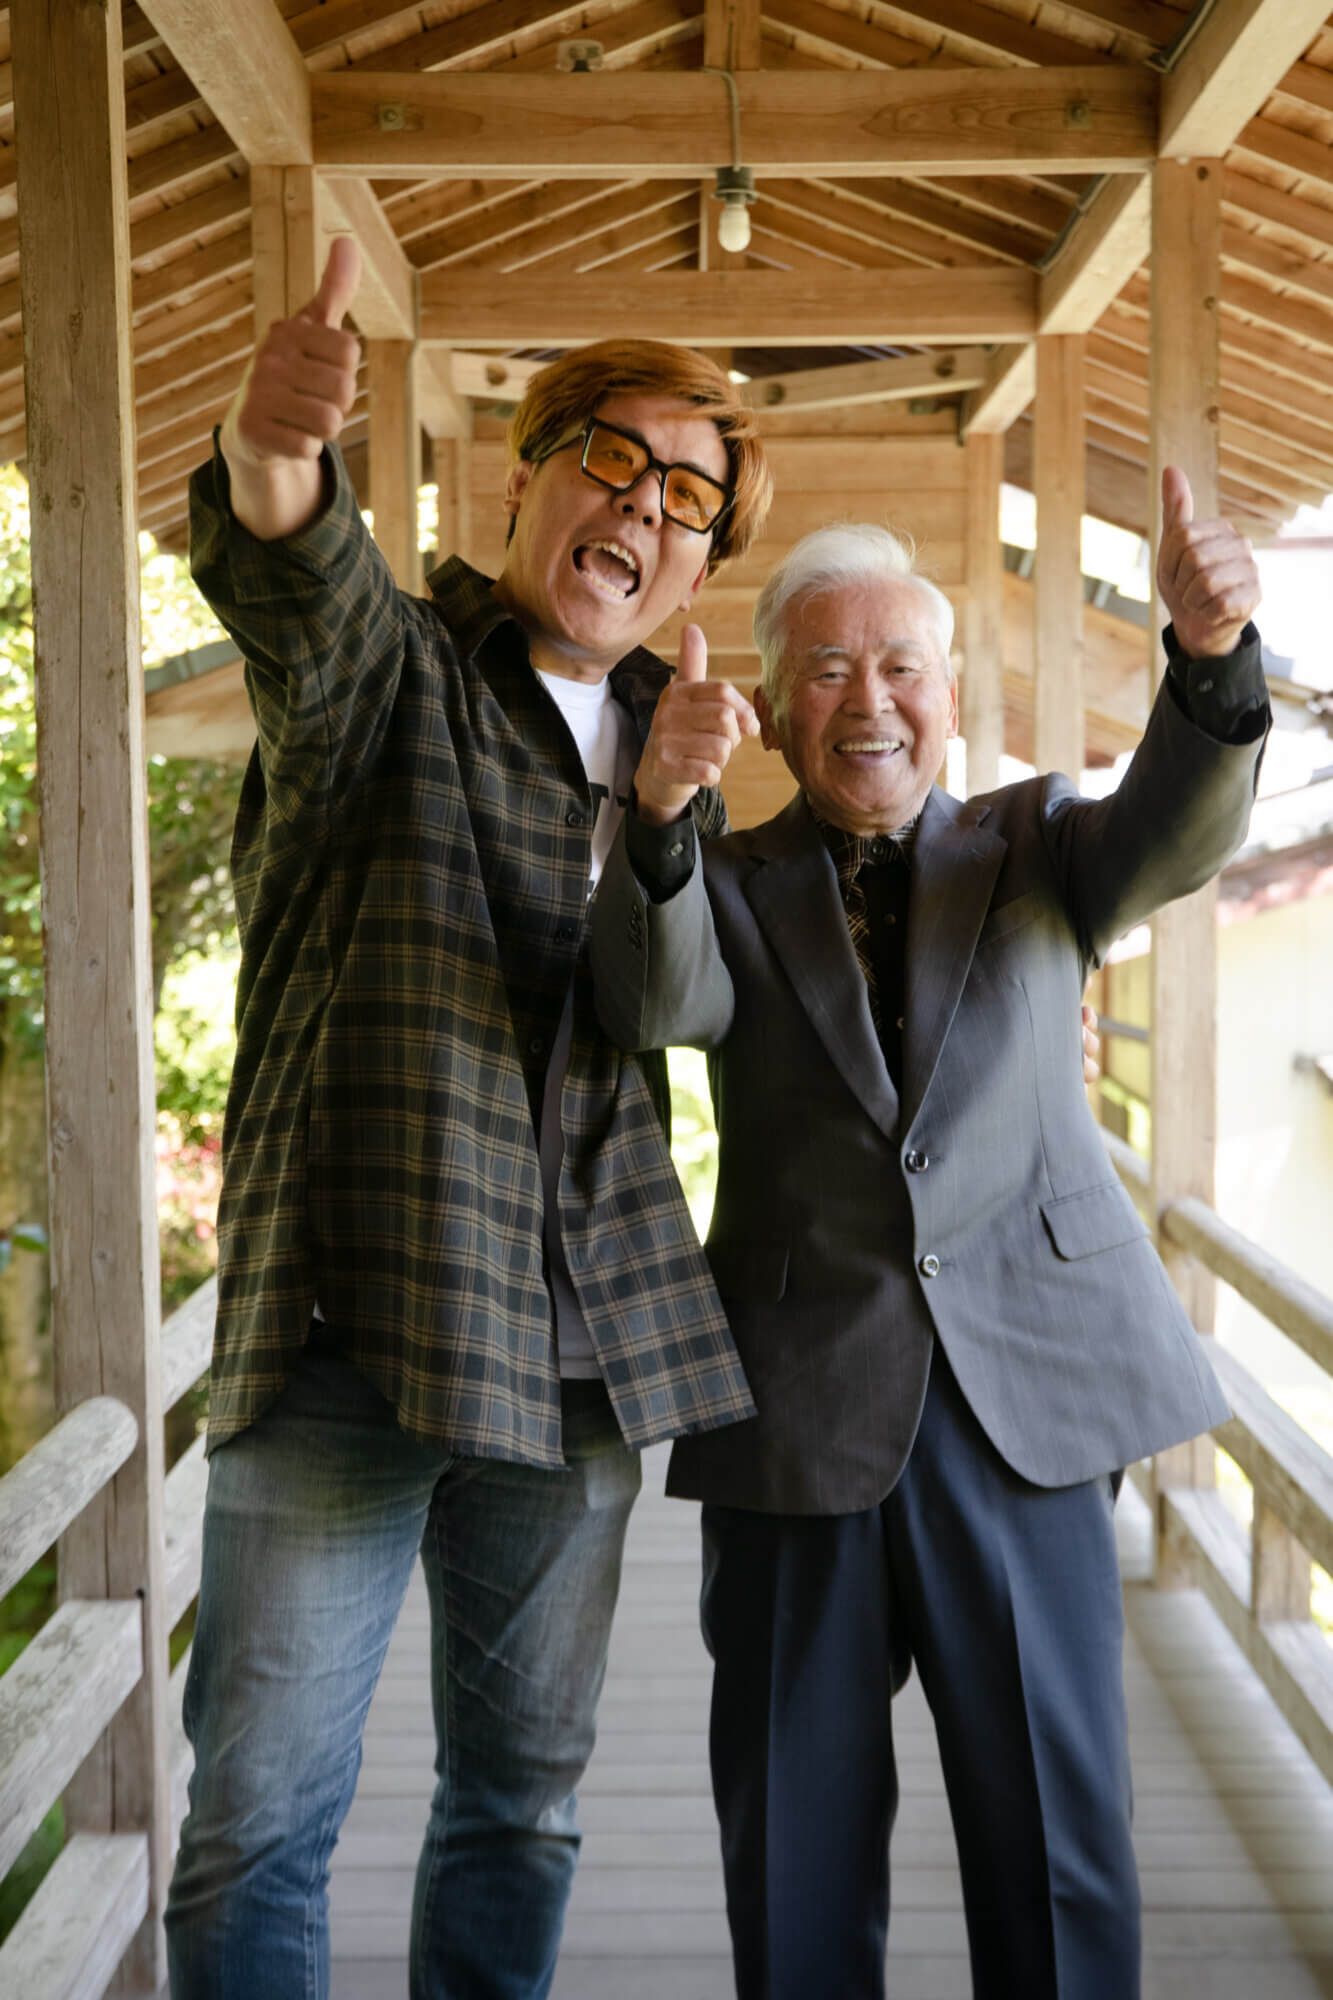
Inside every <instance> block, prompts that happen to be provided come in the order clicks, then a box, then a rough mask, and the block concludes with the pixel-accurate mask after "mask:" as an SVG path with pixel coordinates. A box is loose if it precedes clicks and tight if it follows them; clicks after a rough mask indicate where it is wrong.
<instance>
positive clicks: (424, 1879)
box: [166, 1347, 640, 2000]
mask: <svg viewBox="0 0 1333 2000" xmlns="http://www.w3.org/2000/svg"><path fill="white" fill-rule="evenodd" d="M563 1405H564V1438H565V1455H566V1460H567V1469H565V1470H563V1471H555V1472H547V1471H542V1470H539V1469H534V1468H532V1467H528V1466H520V1465H512V1464H508V1463H505V1462H502V1461H500V1460H488V1459H464V1458H459V1457H456V1456H454V1455H452V1454H450V1453H449V1452H448V1451H445V1450H442V1449H433V1448H428V1447H426V1446H423V1445H420V1444H418V1443H415V1442H413V1441H412V1440H411V1439H410V1438H408V1437H406V1436H405V1435H404V1433H403V1432H402V1431H401V1430H400V1429H399V1428H398V1426H397V1423H396V1421H395V1419H394V1415H393V1412H392V1410H391V1409H390V1407H389V1405H388V1404H387V1403H385V1402H384V1401H383V1399H382V1398H381V1397H380V1396H379V1395H378V1394H377V1393H376V1392H375V1390H374V1389H373V1388H372V1387H371V1386H370V1384H369V1383H368V1382H367V1381H366V1380H365V1379H364V1377H363V1376H361V1375H360V1374H359V1373H358V1372H357V1370H356V1369H354V1368H353V1367H351V1366H350V1364H348V1363H347V1362H345V1361H343V1360H342V1359H340V1358H339V1357H337V1356H336V1355H335V1354H333V1353H331V1352H329V1351H327V1350H325V1349H321V1348H319V1347H312V1348H309V1349H307V1350H306V1353H305V1355H304V1356H303V1357H302V1362H301V1365H300V1367H299V1368H298V1370H297V1371H296V1373H295V1374H294V1375H293V1377H292V1379H291V1380H290V1381H289V1383H288V1384H287V1387H286V1388H285V1389H284V1391H283V1393H282V1394H281V1396H280V1397H279V1398H278V1399H277V1401H276V1402H275V1403H274V1404H273V1405H271V1407H270V1408H269V1409H268V1410H267V1411H265V1413H264V1414H263V1416H261V1417H260V1418H259V1419H258V1421H257V1422H255V1423H254V1424H252V1425H251V1426H250V1428H249V1429H248V1430H245V1431H243V1432H241V1433H240V1435H239V1436H237V1437H235V1438H232V1439H230V1440H229V1441H228V1442H227V1443H226V1444H225V1445H222V1446H220V1447H219V1448H218V1449H217V1450H216V1451H215V1452H214V1453H213V1456H212V1460H211V1462H210V1469H209V1483H208V1500H207V1505H206V1508H205V1515H204V1556H203V1578H202V1583H201V1587H200V1594H199V1618H198V1624H197V1627H196V1631H195V1640H194V1650H193V1653H192V1655H191V1660H190V1670H189V1676H188V1680H187V1684H186V1691H185V1728H186V1733H187V1734H188V1736H189V1738H190V1741H191V1742H192V1744H193V1745H194V1751H195V1773H194V1777H193V1778H192V1780H191V1783H190V1808H189V1812H188V1814H187V1816H186V1819H185V1824H184V1826H183V1828H182V1830H181V1845H180V1853H179V1855H178V1857H177V1862H176V1871H175V1875H174V1878H173V1880H172V1884H171V1893H170V1896H169V1899H168V1904H167V1914H166V1924H167V1948H168V1963H169V1966H170V1972H171V1992H172V1994H173V1996H174V2000H232V1996H237V2000H239V1996H244V2000H324V1996H325V1995H327V1993H328V1990H329V1938H328V1899H327V1884H328V1863H329V1857H330V1855H331V1854H332V1852H333V1847H334V1843H335V1842H336V1840H337V1837H338V1830H339V1828H340V1826H341V1825H342V1822H343V1818H344V1816H345V1815H346V1812H347V1809H348V1807H349V1806H350V1804H351V1802H352V1794H353V1792H354V1790H355V1788H356V1779H357V1772H358V1770H359V1768H360V1763H361V1735H362V1729H363V1727H364V1724H365V1720H366V1712H367V1710H368V1708H369V1706H370V1699H371V1696H372V1694H373V1693H374V1690H375V1683H376V1681H377V1679H378V1677H379V1672H380V1668H381V1665H382V1664H383V1660H384V1655H385V1651H386V1649H387V1646H388V1643H389V1637H390V1633H391V1632H392V1629H393V1625H394V1621H395V1619H396V1617H397V1615H398V1610H399V1607H400V1605H401V1604H402V1600H403V1595H404V1592H405V1591H406V1588H407V1583H408V1578H409V1576H410V1574H411V1570H412V1564H413V1562H414V1561H415V1559H416V1555H417V1551H418V1549H420V1551H421V1557H422V1563H423V1566H424V1569H425V1573H426V1580H427V1585H428V1589H429V1594H430V1606H431V1634H432V1637H431V1693H432V1700H433V1704H434V1712H435V1738H436V1741H435V1771H436V1778H437V1783H436V1789H435V1795H434V1800H433V1804H432V1807H431V1812H430V1817H429V1821H428V1824H427V1828H426V1836H425V1843H424V1846H423V1849H422V1854H421V1861H420V1864H419V1867H418V1871H417V1881H416V1894H415V1898H414V1904H413V1911H412V1935H411V1981H410V1991H411V1994H412V2000H538V1997H539V1996H542V1995H544V1994H546V1993H547V1991H548V1990H549V1988H550V1984H551V1979H552V1976H553V1974H554V1970H555V1960H556V1953H557V1951H558V1950H559V1945H560V1933H561V1927H562V1924H563V1921H564V1913H565V1905H566V1902H567V1900H568V1897H569V1890H570V1885H571V1882H572V1879H573V1874H574V1864H575V1861H576V1860H577V1857H578V1845H579V1835H578V1832H577V1829H576V1826H575V1812H574V1787H575V1786H576V1784H577V1783H578V1781H579V1779H580V1777H581V1776H582V1774H583V1771H584V1768H585V1766H586V1764H587V1761H588V1758H589V1756H590V1755H591V1752H592V1747H593V1738H594V1731H595V1718H596V1706H597V1699H598V1696H599V1694H600V1692H601V1686H602V1678H603V1674H604V1671H605V1666H606V1651H607V1642H608V1638H609V1633H610V1625H611V1614H612V1611H613V1609H614V1607H615V1600H616V1592H617V1590H618V1588H619V1582H620V1558H621V1550H622V1546H623V1542H624V1534H625V1528H626V1524H627V1522H628V1519H629V1512H630V1508H631V1506H632V1504H633V1501H634V1497H635V1495H636V1493H637V1492H638V1488H639V1479H640V1466H639V1460H638V1457H637V1455H636V1454H635V1453H634V1452H632V1451H630V1450H628V1449H627V1448H626V1447H625V1445H624V1443H623V1441H622V1440H621V1437H620V1433H619V1430H618V1429H617V1426H616V1423H615V1418H614V1416H613V1414H612V1412H611V1407H610V1403H609V1401H608V1399H607V1396H606V1392H605V1390H604V1388H603V1387H602V1385H601V1383H600V1382H577V1381H576V1382H567V1383H566V1384H565V1385H564V1393H563ZM424 1748H425V1746H423V1753H424Z"/></svg>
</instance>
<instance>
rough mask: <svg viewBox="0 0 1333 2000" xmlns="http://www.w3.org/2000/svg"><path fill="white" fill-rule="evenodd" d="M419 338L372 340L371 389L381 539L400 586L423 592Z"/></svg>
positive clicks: (373, 499) (374, 500) (373, 500)
mask: <svg viewBox="0 0 1333 2000" xmlns="http://www.w3.org/2000/svg"><path fill="white" fill-rule="evenodd" d="M414 351H415V350H414V344H413V342H412V341H410V340H368V341H367V342H366V375H367V381H368V383H369V390H370V509H371V512H372V514H373V515H374V517H375V540H376V541H377V542H378V543H379V545H380V548H381V550H382V551H383V554H384V558H385V560H386V562H387V563H388V565H389V568H390V569H391V570H392V571H393V573H394V577H395V579H396V580H397V582H398V584H399V586H400V588H402V589H403V590H410V591H416V592H419V591H420V589H421V557H420V555H419V554H418V553H417V492H418V489H419V487H420V485H421V431H420V429H419V427H418V424H417V404H416V394H415V390H414V387H413V353H414Z"/></svg>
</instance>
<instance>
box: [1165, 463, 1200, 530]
mask: <svg viewBox="0 0 1333 2000" xmlns="http://www.w3.org/2000/svg"><path fill="white" fill-rule="evenodd" d="M1193 519H1194V495H1193V493H1192V492H1191V491H1190V483H1189V480H1188V479H1187V478H1186V477H1185V475H1184V473H1183V472H1182V471H1181V469H1180V467H1179V466H1178V465H1164V466H1163V467H1162V532H1163V533H1164V534H1165V533H1166V532H1167V531H1168V530H1169V529H1172V528H1188V527H1189V525H1190V522H1191V521H1192V520H1193Z"/></svg>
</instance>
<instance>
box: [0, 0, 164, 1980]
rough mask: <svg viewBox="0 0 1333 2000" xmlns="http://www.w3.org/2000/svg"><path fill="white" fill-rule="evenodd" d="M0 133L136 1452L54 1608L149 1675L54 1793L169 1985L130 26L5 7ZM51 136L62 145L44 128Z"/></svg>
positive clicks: (52, 974)
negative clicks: (5, 115) (111, 1622)
mask: <svg viewBox="0 0 1333 2000" xmlns="http://www.w3.org/2000/svg"><path fill="white" fill-rule="evenodd" d="M10 29H11V33H12V36H13V64H14V101H15V120H16V127H17V132H18V137H19V152H20V166H19V176H18V214H19V236H20V243H21V247H22V286H23V344H24V365H25V393H26V400H27V436H28V478H29V483H30V487H31V493H32V577H33V597H34V606H35V626H36V677H37V741H38V767H37V788H38V806H39V815H40V828H41V845H42V913H43V922H44V935H45V977H46V1066H47V1103H48V1114H49V1134H50V1187H51V1316H52V1333H53V1346H54V1358H55V1379H56V1401H57V1407H58V1409H59V1410H61V1411H62V1412H63V1411H65V1410H68V1409H70V1408H72V1407H73V1406H74V1405H75V1404H77V1403H80V1402H82V1401H83V1400H84V1399H85V1398H86V1397H88V1396H91V1395H96V1394H99V1393H100V1394H106V1395H112V1396H116V1397H118V1398H119V1399H120V1400H121V1401H122V1402H123V1403H125V1404H126V1405H127V1406H128V1408H129V1409H130V1410H131V1411H132V1412H133V1415H134V1417H135V1420H136V1422H137V1424H138V1427H139V1441H138V1445H137V1447H136V1449H135V1451H134V1454H133V1456H132V1457H131V1458H130V1459H129V1460H128V1461H127V1462H126V1464H125V1465H124V1467H123V1468H122V1469H121V1471H120V1472H119V1473H118V1474H117V1475H116V1478H115V1480H114V1481H113V1482H112V1484H111V1486H110V1487H109V1488H108V1489H106V1490H105V1491H104V1492H103V1493H102V1494H101V1495H99V1497H98V1498H97V1499H96V1500H95V1501H94V1502H93V1503H92V1505H91V1506H90V1507H88V1508H87V1509H86V1510H85V1512H84V1513H83V1514H82V1516H81V1517H80V1519H79V1520H78V1521H77V1522H76V1524H75V1525H74V1526H73V1527H72V1528H71V1529H70V1530H69V1532H68V1534H67V1535H66V1536H65V1537H64V1539H63V1540H62V1542H61V1545H60V1594H61V1597H62V1598H64V1599H69V1598H114V1599H119V1600H133V1599H134V1598H135V1597H138V1598H139V1599H140V1601H141V1603H142V1606H143V1659H144V1671H143V1678H142V1679H141V1681H140V1683H139V1685H138V1687H137V1688H136V1689H135V1691H134V1693H133V1694H132V1695H131V1696H130V1698H129V1700H128V1701H127V1702H126V1703H125V1705H124V1707H123V1708H122V1709H121V1711H120V1713H119V1715H118V1716H117V1718H116V1720H115V1722H114V1723H113V1725H112V1727H111V1728H110V1730H108V1731H107V1733H106V1735H105V1736H104V1737H103V1739H102V1741H101V1742H100V1744H99V1745H98V1747H97V1749H96V1750H95V1751H94V1752H93V1754H92V1755H91V1756H90V1757H89V1758H88V1760H87V1761H86V1763H85V1764H84V1766H83V1768H82V1770H81V1772H80V1773H79V1776H78V1778H77V1779H76V1780H75V1783H74V1785H73V1787H72V1788H71V1790H70V1792H69V1794H68V1795H67V1825H68V1826H69V1827H70V1828H71V1830H75V1829H78V1830H86V1831H94V1832H106V1831H115V1832H140V1831H141V1832H143V1833H145V1834H146V1835H147V1840H148V1848H149V1879H150V1888H149V1913H148V1920H147V1922H146V1924H145V1925H144V1926H143V1927H142V1928H141V1930H140V1933H139V1936H138V1938H137V1939H136V1941H135V1943H134V1945H133V1946H132V1947H131V1950H130V1952H129V1953H128V1954H127V1956H126V1960H125V1976H126V1977H127V1979H128V1980H129V1981H130V1983H131V1985H134V1986H138V1987H139V1988H140V1989H143V1988H145V1987H146V1988H147V1989H148V1990H150V1991H155V1990H156V1989H157V1987H158V1986H159V1985H160V1983H161V1980H162V1977H163V1971H164V1967H163V1961H162V1933H161V1912H162V1905H163V1901H164V1897H165V1891H166V1884H167V1875H168V1871H169V1866H170V1860H171V1856H170V1848H169V1838H170V1835H169V1826H170V1814H169V1798H168V1772H167V1636H168V1635H167V1628H166V1594H165V1589H164V1582H163V1564H164V1544H163V1497H164V1496H163V1477H164V1468H163V1443H162V1396H161V1381H160V1366H161V1353H160V1345H161V1322H160V1316H159V1282H160V1281H159V1269H158V1236H157V1200H156V1189H155V1159H154V1120H155V1105H154V1086H153V1004H152V990H153V987H152V960H151V952H150V948H149V875H148V826H147V812H146V799H145V759H144V744H143V679H142V673H141V669H140V660H139V550H138V535H137V530H136V522H135V510H134V490H135V484H134V399H133V391H132V382H131V355H130V320H129V310H128V302H129V279H130V273H129V257H128V249H129V231H128V217H127V211H126V187H125V125H124V68H123V55H122V47H121V23H120V9H119V8H118V7H106V6H91V5H88V4H85V0H45V3H44V4H43V5H42V6H40V7H35V6H24V7H18V8H15V9H14V11H13V13H12V15H11V18H10ZM57 133H58V134H59V143H58V144H57V143H54V141H53V139H52V137H51V135H53V134H57Z"/></svg>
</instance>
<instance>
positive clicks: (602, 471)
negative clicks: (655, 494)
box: [583, 424, 648, 486]
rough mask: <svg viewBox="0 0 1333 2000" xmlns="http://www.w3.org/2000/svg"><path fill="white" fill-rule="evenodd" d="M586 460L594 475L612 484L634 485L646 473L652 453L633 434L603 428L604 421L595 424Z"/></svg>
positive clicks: (584, 456) (585, 462) (595, 477)
mask: <svg viewBox="0 0 1333 2000" xmlns="http://www.w3.org/2000/svg"><path fill="white" fill-rule="evenodd" d="M583 463H584V466H585V467H586V469H587V470H588V471H589V472H590V473H591V474H592V476H593V478H594V479H604V480H605V481H606V483H607V485H608V486H632V485H633V484H634V482H635V480H636V479H641V478H642V477H643V469H644V467H645V466H646V465H647V463H648V454H647V452H646V451H645V450H644V449H643V446H642V445H638V444H635V442H634V440H633V438H627V437H621V436H620V434H619V433H618V432H617V431H608V430H603V429H602V427H601V425H600V424H594V425H593V428H592V431H591V432H590V434H589V437H588V448H587V450H586V452H585V453H584V455H583Z"/></svg>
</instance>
